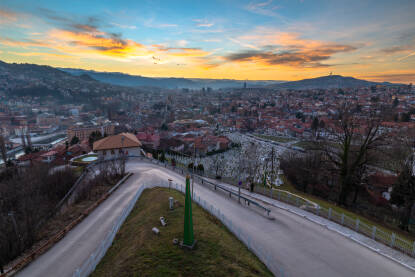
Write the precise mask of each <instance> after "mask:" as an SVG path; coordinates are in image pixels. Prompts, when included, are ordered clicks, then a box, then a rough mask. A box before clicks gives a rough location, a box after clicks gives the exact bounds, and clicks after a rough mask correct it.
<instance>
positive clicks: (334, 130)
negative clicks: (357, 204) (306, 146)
mask: <svg viewBox="0 0 415 277" xmlns="http://www.w3.org/2000/svg"><path fill="white" fill-rule="evenodd" d="M380 124H381V119H380V118H379V117H377V116H376V115H373V114H371V115H367V116H361V115H359V116H358V115H356V114H354V113H353V112H351V111H350V110H348V107H343V109H342V110H341V111H340V113H339V118H338V120H336V121H335V124H334V125H331V126H327V128H326V132H327V134H328V136H327V137H325V138H320V140H319V141H318V142H317V144H318V146H317V149H318V150H320V151H322V152H323V153H324V154H325V157H326V158H327V160H328V161H329V162H330V163H331V164H332V166H333V168H334V169H335V171H336V174H337V176H338V178H339V187H340V191H339V195H338V199H337V202H338V204H340V205H346V204H347V203H346V200H347V198H348V196H349V195H350V193H351V192H352V191H353V189H354V190H355V193H356V196H355V197H357V193H358V191H359V188H358V186H359V185H360V184H361V179H362V178H363V176H364V175H365V173H366V169H367V167H366V166H367V165H368V164H370V163H371V162H372V161H373V159H374V153H375V152H376V151H377V150H378V149H379V148H380V147H381V146H383V145H384V143H385V137H386V135H385V132H381V128H380Z"/></svg>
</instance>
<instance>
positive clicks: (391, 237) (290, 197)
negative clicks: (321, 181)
mask: <svg viewBox="0 0 415 277" xmlns="http://www.w3.org/2000/svg"><path fill="white" fill-rule="evenodd" d="M150 160H151V159H150ZM152 160H153V161H152V162H153V163H156V164H159V165H164V166H165V167H167V166H168V167H169V168H172V169H173V170H174V171H176V172H179V173H180V171H182V173H181V174H185V172H186V173H191V172H189V171H188V170H187V169H178V168H176V169H174V168H173V167H172V166H170V165H166V164H165V163H164V164H163V163H161V162H160V161H158V160H154V159H152ZM196 176H197V177H199V178H201V179H203V178H202V177H200V176H199V175H196ZM203 180H204V181H203V183H206V182H209V181H207V180H205V179H203ZM216 186H218V185H216ZM231 195H238V194H237V193H234V194H231ZM264 196H266V197H268V198H270V197H269V195H264ZM271 199H275V200H279V201H282V202H285V203H288V204H290V205H293V206H296V207H303V208H305V209H306V210H307V211H309V212H311V213H313V214H315V215H317V216H320V217H324V218H326V219H328V220H330V221H333V222H335V223H338V224H340V225H342V226H345V227H347V228H349V229H351V230H354V231H356V232H358V233H360V234H362V235H365V236H367V237H369V238H372V239H373V240H376V241H378V242H381V243H383V244H385V245H387V246H389V247H391V248H394V249H396V250H398V251H400V252H403V253H404V254H406V255H409V256H412V257H415V241H413V242H411V241H408V240H407V239H405V238H404V237H402V236H400V235H398V234H396V233H393V232H385V231H383V230H381V229H379V228H377V227H376V226H374V225H369V224H366V223H364V222H361V221H360V220H359V219H358V218H356V219H354V218H351V217H349V216H347V215H346V214H344V213H339V212H336V211H335V210H333V209H331V208H328V209H327V208H324V207H312V206H310V205H309V203H307V201H305V200H304V199H302V198H301V197H297V196H296V195H294V194H288V193H285V192H282V191H277V193H274V194H273V195H272V198H271ZM249 200H250V199H249ZM250 201H251V202H250V203H257V202H255V201H252V200H250ZM257 204H258V203H257ZM254 205H255V204H254ZM258 205H260V206H262V205H261V204H258ZM262 208H263V209H264V210H265V209H267V208H265V207H263V206H262Z"/></svg>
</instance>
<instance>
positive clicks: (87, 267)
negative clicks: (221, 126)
mask: <svg viewBox="0 0 415 277" xmlns="http://www.w3.org/2000/svg"><path fill="white" fill-rule="evenodd" d="M153 187H166V188H167V187H169V184H168V183H167V182H163V183H161V184H159V185H142V186H141V187H140V188H139V190H138V191H137V193H136V194H135V195H134V198H133V199H132V200H131V201H130V203H129V204H128V206H127V207H125V208H124V209H123V211H122V213H121V215H120V217H119V218H118V220H117V221H116V222H115V223H114V225H113V227H112V229H111V231H109V232H108V234H107V236H106V237H105V239H104V240H103V241H102V242H101V244H100V245H99V247H98V248H97V249H96V250H95V251H94V253H92V254H91V256H90V257H89V258H88V259H87V260H86V261H85V262H84V263H83V264H82V265H81V266H80V267H79V268H77V269H76V270H75V272H74V273H73V275H72V277H86V276H88V275H89V274H91V273H92V272H93V271H94V270H95V268H96V266H97V265H98V264H99V262H100V261H101V259H102V258H103V257H104V255H105V253H106V252H107V250H108V248H109V247H110V246H111V244H112V242H113V241H114V238H115V235H116V234H117V232H118V230H119V229H120V227H121V225H122V224H123V223H124V221H125V219H126V218H127V216H128V215H129V214H130V212H131V211H132V209H133V208H134V206H135V204H136V202H137V200H138V198H140V196H141V194H142V193H143V191H144V190H145V189H148V188H153ZM170 188H172V189H176V190H178V191H180V192H182V193H185V186H183V185H182V184H177V183H175V184H173V185H172V186H170ZM193 201H194V202H196V203H197V204H199V206H201V207H202V208H203V209H205V210H206V211H207V212H209V213H210V214H212V215H213V216H215V217H216V218H218V219H219V220H220V221H221V222H222V223H223V224H224V225H225V226H226V227H227V228H228V229H229V230H230V231H231V232H232V233H233V234H234V235H235V236H236V237H237V238H238V239H239V240H240V241H242V242H243V243H244V244H245V245H246V246H247V247H248V249H249V250H251V251H252V252H253V253H254V254H255V255H256V256H257V257H258V258H259V259H260V260H261V261H262V262H264V264H265V265H266V266H267V267H268V269H269V270H270V271H271V272H273V273H274V275H275V276H282V277H283V276H284V271H283V270H282V269H281V268H280V267H279V266H278V264H277V262H276V260H275V259H274V257H273V255H272V253H270V252H268V251H266V250H265V249H264V247H259V246H258V245H257V244H255V243H254V242H253V240H252V238H251V237H250V236H249V235H248V234H247V233H246V232H244V231H243V230H241V229H240V228H239V227H237V226H236V225H235V224H233V223H232V221H231V220H230V219H228V218H227V217H226V216H225V215H224V214H223V213H222V212H221V211H220V210H219V209H217V208H215V207H214V206H213V205H211V204H209V203H207V202H206V201H205V200H203V199H201V198H200V195H198V194H197V193H194V194H193Z"/></svg>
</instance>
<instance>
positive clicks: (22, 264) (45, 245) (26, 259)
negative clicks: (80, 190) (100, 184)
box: [0, 173, 133, 277]
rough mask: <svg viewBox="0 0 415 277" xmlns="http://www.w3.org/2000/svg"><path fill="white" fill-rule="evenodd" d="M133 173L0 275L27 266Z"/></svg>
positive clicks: (12, 272) (8, 274) (11, 273)
mask: <svg viewBox="0 0 415 277" xmlns="http://www.w3.org/2000/svg"><path fill="white" fill-rule="evenodd" d="M131 175H133V174H132V173H128V174H127V175H125V176H124V177H123V178H122V179H121V180H120V181H118V183H117V184H116V185H115V186H114V187H112V188H111V189H110V190H109V191H108V192H107V193H105V194H104V195H103V196H102V197H101V198H100V199H98V200H97V201H96V202H95V203H93V204H92V205H91V206H89V207H88V208H87V209H86V210H85V211H83V212H82V214H81V215H80V216H79V217H78V218H76V219H75V220H73V221H72V222H71V223H69V224H68V225H67V226H65V227H64V228H63V229H62V230H61V231H60V232H59V233H57V234H56V235H54V236H53V237H52V238H50V239H49V240H47V241H46V242H45V243H43V244H42V245H41V246H40V247H38V248H37V249H35V250H33V251H31V252H30V253H29V254H28V255H26V256H24V257H23V258H21V259H20V260H18V262H17V263H16V264H14V265H13V266H12V267H11V268H9V269H8V270H7V271H6V272H4V273H3V274H0V277H6V276H11V275H13V274H15V273H16V272H17V271H19V270H20V269H22V268H23V267H25V266H27V265H28V264H29V263H30V262H31V261H33V260H34V259H35V258H36V257H38V256H39V255H41V254H42V253H44V251H46V250H47V249H49V248H50V247H51V246H53V245H54V244H55V243H56V242H58V241H59V240H61V239H62V238H63V237H64V236H65V235H66V234H67V233H68V232H69V231H70V230H71V229H72V228H73V227H75V226H76V225H77V224H78V223H80V222H81V221H82V220H83V219H84V218H85V217H87V216H88V215H89V214H90V213H91V212H92V211H93V210H94V209H95V208H96V207H97V206H99V204H101V203H102V202H104V200H106V199H107V198H108V197H109V196H110V195H111V194H112V193H113V192H114V191H115V190H116V189H117V188H118V187H119V186H120V185H122V184H123V183H124V182H125V181H126V180H127V179H128V178H129V177H131Z"/></svg>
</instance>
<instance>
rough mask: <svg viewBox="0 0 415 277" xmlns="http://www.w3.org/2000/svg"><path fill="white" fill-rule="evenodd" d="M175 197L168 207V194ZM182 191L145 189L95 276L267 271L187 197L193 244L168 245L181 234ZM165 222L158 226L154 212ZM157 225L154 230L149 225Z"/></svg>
mask: <svg viewBox="0 0 415 277" xmlns="http://www.w3.org/2000/svg"><path fill="white" fill-rule="evenodd" d="M169 196H173V197H174V199H176V200H178V203H179V204H178V206H177V207H176V208H175V209H174V210H173V211H170V210H169V209H168V198H169ZM183 205H184V197H183V195H182V194H181V193H179V192H177V191H173V190H171V191H169V190H168V189H161V188H155V189H151V190H145V191H144V193H143V194H142V196H141V197H140V199H139V201H138V202H137V204H136V206H135V207H134V209H133V210H132V212H131V214H130V215H129V216H128V218H127V220H126V221H125V223H124V224H123V226H122V227H121V229H120V231H119V232H118V234H117V236H116V238H115V240H114V242H113V244H112V246H111V247H110V248H109V250H108V252H107V254H106V255H105V257H104V258H103V259H102V261H101V263H100V264H99V265H98V267H97V268H96V270H95V271H94V273H93V274H92V275H91V276H93V277H97V276H117V277H123V276H272V273H271V272H270V271H269V270H268V269H267V268H266V266H265V265H264V264H263V263H262V262H261V261H260V260H259V259H258V258H257V257H256V256H255V255H254V254H253V253H251V252H250V251H249V250H248V249H247V248H246V247H245V245H243V244H242V243H241V242H240V241H239V240H238V239H237V238H236V237H234V236H233V235H232V234H231V233H230V232H229V231H228V230H227V229H226V227H225V226H224V225H222V224H221V223H220V222H219V221H218V220H217V219H216V218H215V217H213V216H211V215H210V214H208V213H207V212H205V211H204V210H203V209H202V208H200V207H199V206H197V205H196V204H195V203H193V222H194V234H195V239H197V240H198V242H197V248H196V249H195V250H193V251H189V250H185V249H181V248H179V247H178V246H176V245H173V243H172V240H173V239H174V238H178V239H181V238H182V236H183V223H184V219H183V216H184V207H183ZM160 216H164V217H165V218H166V219H167V222H168V225H167V226H166V227H161V226H160V222H159V217H160ZM153 227H157V228H159V229H160V235H158V236H157V235H155V234H153V233H152V231H151V229H152V228H153Z"/></svg>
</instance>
